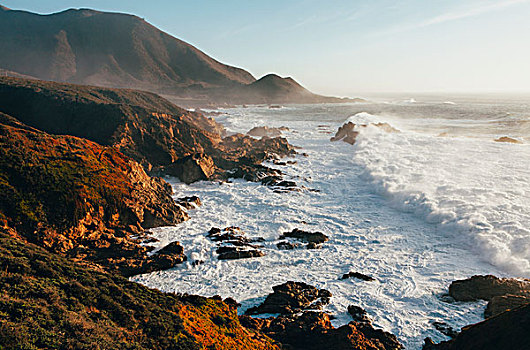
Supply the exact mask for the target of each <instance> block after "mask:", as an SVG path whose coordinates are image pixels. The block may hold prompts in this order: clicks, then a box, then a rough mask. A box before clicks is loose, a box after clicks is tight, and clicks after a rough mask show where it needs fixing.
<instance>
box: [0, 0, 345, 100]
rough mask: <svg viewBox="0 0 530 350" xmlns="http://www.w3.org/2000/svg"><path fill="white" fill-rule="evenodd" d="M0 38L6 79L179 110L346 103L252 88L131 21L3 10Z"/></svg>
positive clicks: (250, 80)
mask: <svg viewBox="0 0 530 350" xmlns="http://www.w3.org/2000/svg"><path fill="white" fill-rule="evenodd" d="M0 32H1V33H2V40H1V41H0V52H2V55H0V72H1V73H2V74H4V75H9V76H16V77H33V78H37V79H42V80H52V81H58V82H68V83H75V84H86V85H97V86H104V87H119V88H134V89H141V90H146V91H151V92H155V93H159V94H163V95H167V96H168V97H169V98H171V99H172V101H174V102H176V103H178V104H179V105H184V106H195V105H212V104H213V105H218V104H233V103H287V102H288V103H305V102H343V101H344V100H340V99H334V98H327V97H324V96H319V95H314V94H311V93H310V92H308V91H303V92H302V91H301V90H300V88H301V87H299V86H297V85H298V84H296V83H295V82H294V81H292V80H291V79H285V81H284V82H283V83H281V82H280V81H278V82H276V83H273V84H268V83H267V82H268V81H269V80H271V79H270V76H266V77H264V78H262V79H260V80H258V81H256V79H255V78H254V77H253V76H252V75H251V74H250V73H249V72H247V71H245V70H243V69H241V68H236V67H232V66H229V65H226V64H223V63H220V62H219V61H217V60H215V59H214V58H212V57H209V56H208V55H206V54H205V53H204V52H202V51H200V50H198V49H197V48H195V47H193V46H192V45H190V44H188V43H186V42H184V41H182V40H179V39H177V38H175V37H173V36H171V35H169V34H167V33H165V32H163V31H161V30H159V29H157V28H156V27H154V26H152V25H151V24H149V23H147V22H146V21H145V20H143V19H141V18H139V17H137V16H134V15H128V14H121V13H108V12H101V11H95V10H90V9H70V10H66V11H63V12H59V13H54V14H50V15H40V14H35V13H31V12H27V11H18V10H9V9H7V8H1V9H0ZM273 80H277V79H273ZM279 82H280V83H279ZM288 85H290V86H288ZM293 88H294V89H293ZM309 96H310V97H309Z"/></svg>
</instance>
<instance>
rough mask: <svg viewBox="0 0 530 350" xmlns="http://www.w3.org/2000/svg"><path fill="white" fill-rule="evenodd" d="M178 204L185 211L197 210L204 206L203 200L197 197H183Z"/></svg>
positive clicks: (178, 200)
mask: <svg viewBox="0 0 530 350" xmlns="http://www.w3.org/2000/svg"><path fill="white" fill-rule="evenodd" d="M176 202H177V204H178V205H180V206H181V207H183V208H185V209H188V210H189V209H195V208H197V207H200V206H201V205H202V202H201V199H200V198H199V197H197V196H189V197H182V198H179V199H177V200H176Z"/></svg>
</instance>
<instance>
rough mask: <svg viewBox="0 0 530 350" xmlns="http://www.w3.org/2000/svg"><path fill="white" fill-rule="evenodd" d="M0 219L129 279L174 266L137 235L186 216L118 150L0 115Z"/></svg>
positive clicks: (177, 258)
mask: <svg viewBox="0 0 530 350" xmlns="http://www.w3.org/2000/svg"><path fill="white" fill-rule="evenodd" d="M0 179H1V182H0V197H1V200H0V202H1V204H0V218H1V220H2V221H3V223H4V225H6V226H9V227H12V228H14V229H16V230H17V232H19V233H20V234H21V235H22V236H24V237H25V238H26V239H27V240H29V241H31V242H34V243H37V244H39V245H41V246H43V247H46V248H47V249H49V250H50V251H53V252H58V253H63V254H67V255H69V256H72V257H74V258H77V259H81V260H84V261H87V262H91V263H97V264H99V265H102V266H104V267H106V268H108V269H118V270H120V271H121V272H122V273H124V274H125V275H130V274H133V273H139V272H147V271H152V270H154V269H156V267H157V265H159V264H161V266H158V268H161V267H165V268H169V267H171V266H172V265H174V264H176V263H179V262H182V261H183V260H184V259H185V256H184V255H183V254H177V255H174V256H171V257H170V256H168V257H167V258H164V259H165V260H168V261H165V263H163V264H162V263H161V261H160V259H161V257H160V256H156V255H155V256H154V257H148V256H147V252H148V250H147V248H146V247H143V246H141V245H140V244H139V243H140V241H138V240H133V239H132V238H131V235H141V234H142V232H143V231H144V230H145V229H148V228H151V227H156V226H163V225H174V224H177V223H179V222H182V221H184V220H186V219H187V218H188V216H187V214H186V212H185V211H184V210H183V209H182V208H181V207H180V206H178V205H177V204H176V203H175V201H174V200H173V198H172V197H171V194H172V190H171V186H170V185H169V184H167V183H166V182H165V181H163V180H162V179H159V178H152V177H150V176H148V175H147V174H146V173H145V171H144V170H143V168H142V167H141V166H140V165H139V164H138V163H136V162H134V161H132V160H131V159H129V158H128V157H126V156H124V155H123V154H122V153H120V152H118V151H117V150H115V149H114V148H112V147H104V146H101V145H98V144H97V143H94V142H91V141H88V140H84V139H80V138H77V137H73V136H53V135H49V134H46V133H44V132H41V131H39V130H37V129H34V128H31V127H28V126H26V125H24V124H22V123H20V122H18V121H17V120H15V119H14V118H12V117H10V116H8V115H5V114H0Z"/></svg>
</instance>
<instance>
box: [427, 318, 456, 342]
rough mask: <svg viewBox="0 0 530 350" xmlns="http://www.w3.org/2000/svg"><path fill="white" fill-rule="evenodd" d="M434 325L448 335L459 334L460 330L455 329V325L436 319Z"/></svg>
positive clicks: (452, 336)
mask: <svg viewBox="0 0 530 350" xmlns="http://www.w3.org/2000/svg"><path fill="white" fill-rule="evenodd" d="M432 325H433V326H434V328H436V330H437V331H439V332H440V333H442V334H443V335H446V336H448V337H451V338H454V337H456V336H457V335H458V332H457V331H455V330H454V329H453V327H451V326H449V325H448V324H447V323H445V322H441V321H434V322H433V323H432Z"/></svg>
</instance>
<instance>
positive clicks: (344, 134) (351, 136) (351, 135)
mask: <svg viewBox="0 0 530 350" xmlns="http://www.w3.org/2000/svg"><path fill="white" fill-rule="evenodd" d="M368 125H373V126H376V127H378V128H381V129H382V130H384V131H386V132H399V130H397V129H395V128H393V127H392V126H391V125H390V124H388V123H369V124H362V125H356V124H355V123H352V122H348V123H346V124H344V125H342V126H341V127H340V128H339V130H337V133H336V134H335V136H333V137H332V138H331V139H330V141H344V142H347V143H349V144H351V145H353V144H354V143H355V141H356V139H357V136H358V135H359V131H357V130H358V128H366V127H368ZM356 129H357V130H356Z"/></svg>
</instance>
